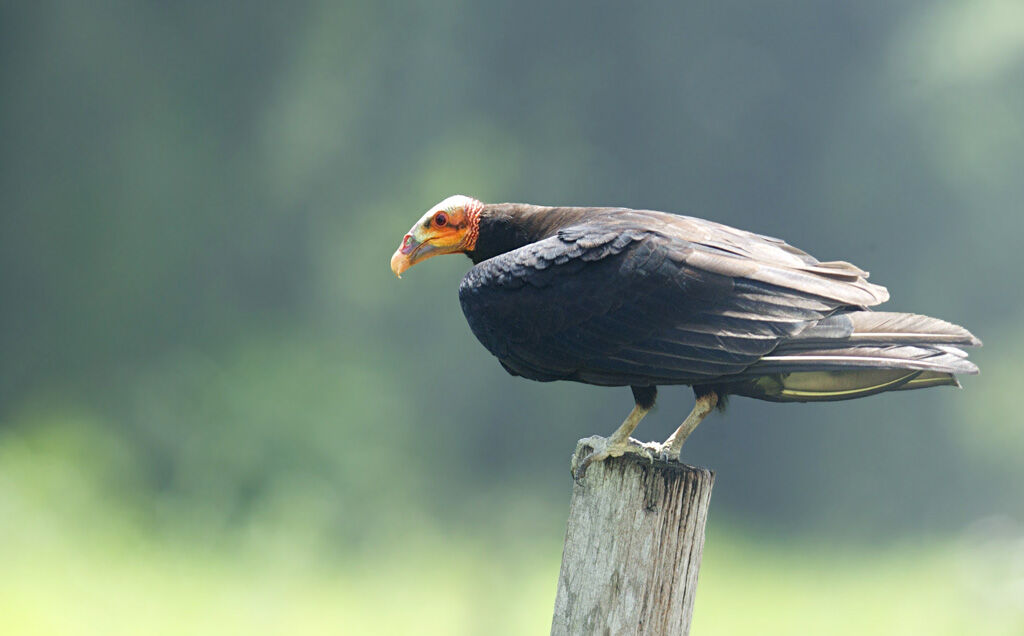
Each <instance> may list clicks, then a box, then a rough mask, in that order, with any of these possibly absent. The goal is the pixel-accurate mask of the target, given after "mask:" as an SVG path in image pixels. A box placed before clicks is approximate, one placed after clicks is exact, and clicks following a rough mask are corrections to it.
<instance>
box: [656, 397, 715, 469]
mask: <svg viewBox="0 0 1024 636" xmlns="http://www.w3.org/2000/svg"><path fill="white" fill-rule="evenodd" d="M716 404H718V394H717V393H715V392H714V391H712V392H710V393H705V394H704V395H699V396H697V401H696V402H695V403H694V405H693V410H692V411H690V414H689V415H688V416H686V419H685V420H683V423H682V424H680V425H679V428H677V429H676V432H675V433H672V435H670V436H669V438H668V439H667V440H665V443H664V444H662V445H661V452H662V455H663V456H665V457H666V458H667V459H669V460H671V461H679V452H680V451H682V450H683V442H685V441H686V438H687V437H689V436H690V433H692V432H693V429H695V428H697V425H698V424H700V423H701V420H703V419H704V418H705V417H707V416H708V413H710V412H711V411H712V410H713V409H714V408H715V405H716Z"/></svg>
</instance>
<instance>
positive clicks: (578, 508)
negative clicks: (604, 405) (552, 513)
mask: <svg viewBox="0 0 1024 636" xmlns="http://www.w3.org/2000/svg"><path fill="white" fill-rule="evenodd" d="M590 450H591V448H590V447H589V446H587V445H586V440H580V444H579V445H578V446H577V447H576V458H577V459H581V458H582V457H584V456H585V455H586V454H587V453H589V452H590ZM713 483H714V473H712V472H711V471H710V470H707V469H705V468H694V467H692V466H686V465H684V464H679V463H676V462H672V463H669V462H664V461H658V460H655V461H654V462H653V463H652V462H649V461H647V460H646V459H643V458H641V457H637V456H636V455H625V456H623V457H616V458H609V459H606V460H605V461H603V462H598V463H596V464H593V465H591V466H590V467H589V469H588V471H587V473H586V477H584V478H583V479H582V480H581V482H579V483H576V484H575V485H574V486H573V491H572V503H571V504H570V506H569V521H568V525H567V527H566V530H565V547H564V548H563V550H562V569H561V571H560V572H559V574H558V594H557V596H556V598H555V613H554V618H553V619H552V621H551V633H552V634H553V635H558V636H561V635H563V634H566V635H571V636H577V635H580V634H611V635H613V636H617V635H618V634H687V633H688V632H689V631H690V618H691V616H692V615H693V599H694V594H695V592H696V590H697V573H698V571H699V570H700V559H701V555H702V553H703V550H704V524H705V522H706V521H707V516H708V506H709V504H710V502H711V486H712V484H713Z"/></svg>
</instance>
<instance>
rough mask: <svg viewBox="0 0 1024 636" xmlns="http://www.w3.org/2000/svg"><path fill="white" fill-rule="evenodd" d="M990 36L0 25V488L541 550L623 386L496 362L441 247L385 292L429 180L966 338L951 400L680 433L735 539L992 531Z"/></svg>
mask: <svg viewBox="0 0 1024 636" xmlns="http://www.w3.org/2000/svg"><path fill="white" fill-rule="evenodd" d="M1021 24H1022V20H1021V15H1020V8H1019V6H1018V4H1017V3H1014V2H1012V1H1009V0H1006V1H998V0H974V1H972V2H966V3H959V4H957V5H955V6H952V5H950V6H945V5H936V4H932V3H924V2H911V3H901V4H898V5H897V4H835V3H819V4H807V3H797V2H789V3H784V4H783V5H781V6H777V5H773V6H768V5H765V6H763V7H755V6H749V5H748V4H747V3H738V2H724V3H713V4H706V5H687V4H678V5H666V6H663V7H658V8H653V7H630V6H627V5H601V6H590V5H588V6H587V8H586V10H581V8H580V7H573V6H571V5H565V4H557V3H556V4H554V5H552V4H550V3H542V2H539V1H534V0H529V1H526V2H516V3H501V2H496V3H466V2H458V1H454V0H453V1H450V2H446V3H442V4H441V5H438V4H437V3H429V4H424V3H391V2H382V3H369V2H353V3H331V2H314V1H304V2H297V3H289V4H288V5H282V4H279V3H271V2H257V3H249V4H247V5H245V6H244V7H240V6H236V5H232V4H219V3H214V4H210V3H201V2H182V3H175V4H173V5H167V4H166V3H157V2H118V1H114V0H107V1H103V2H96V3H91V4H90V5H89V6H88V7H85V6H84V5H77V4H74V3H68V2H60V1H54V2H40V3H21V4H16V5H5V6H4V7H3V8H2V9H0V136H2V138H3V139H4V143H3V144H2V145H0V299H2V303H3V305H2V311H0V350H2V351H3V355H2V356H0V443H2V444H30V445H32V444H36V443H39V444H42V445H41V446H38V447H33V448H36V450H33V451H32V455H31V457H33V458H35V459H33V460H32V461H26V460H24V456H18V457H22V459H17V458H16V457H15V458H14V459H12V457H14V456H12V455H10V453H0V468H3V469H4V470H6V471H8V474H15V473H16V474H19V475H21V476H20V477H18V479H19V480H21V479H24V480H26V481H29V482H32V483H39V484H41V486H40V487H41V488H43V487H45V483H46V479H48V478H47V477H46V476H45V475H46V472H45V471H46V470H48V468H47V467H50V468H53V469H54V470H59V471H65V470H73V471H75V472H76V474H77V473H78V472H80V473H81V474H82V475H83V476H87V479H88V480H92V479H96V480H100V481H99V482H98V483H99V485H98V486H97V487H96V492H97V493H102V495H97V496H102V497H107V498H109V499H110V500H111V502H112V503H111V502H108V503H109V504H110V505H116V506H124V507H126V508H127V509H131V510H135V511H136V513H135V514H139V515H140V516H141V517H142V518H144V519H149V522H148V523H151V524H152V525H154V526H156V527H160V526H163V525H166V524H174V523H178V524H181V525H183V526H189V525H190V524H192V523H195V524H198V525H203V524H207V525H212V526H213V527H219V526H221V525H223V526H225V527H238V526H242V525H244V524H246V523H255V524H257V525H258V523H260V520H265V519H272V520H275V521H274V523H278V522H280V523H285V524H287V523H289V519H301V520H302V521H303V522H302V523H299V524H297V525H298V526H302V527H303V532H308V533H309V534H310V536H315V537H318V538H317V539H316V540H317V541H319V540H323V541H326V542H327V543H331V542H332V541H333V540H336V539H337V537H339V536H340V537H343V538H344V539H345V541H344V542H342V543H345V542H359V541H363V540H366V539H367V537H370V536H374V535H376V534H377V533H379V532H393V531H395V530H394V528H395V527H396V525H398V526H401V525H402V523H403V521H402V520H403V519H405V520H421V521H423V522H424V523H427V520H432V522H436V523H439V524H441V526H442V527H449V526H460V525H464V524H470V526H469V527H473V526H472V524H487V523H491V524H493V525H494V526H495V527H497V528H499V530H497V531H499V532H508V533H513V534H514V533H517V532H523V533H530V532H536V533H543V534H551V533H552V532H553V533H555V534H558V533H559V532H560V529H559V528H560V524H561V521H560V519H561V516H562V506H563V505H564V503H565V498H566V496H567V492H568V485H567V479H568V478H567V457H568V454H569V452H570V451H571V449H572V447H573V442H574V440H575V439H576V438H578V437H581V436H584V435H588V434H592V433H607V432H610V431H611V430H612V429H613V428H614V426H615V425H616V424H617V423H618V421H619V419H620V418H621V417H622V416H623V415H625V413H626V412H627V411H628V408H629V406H630V403H629V398H628V395H629V394H628V391H627V390H625V389H612V390H608V389H597V388H593V387H584V386H575V385H557V384H556V385H540V384H534V383H528V382H524V381H522V380H515V379H512V378H509V377H508V376H507V375H506V374H505V373H504V372H503V371H502V370H501V369H500V367H498V365H497V364H496V363H495V362H494V361H493V360H492V359H491V358H490V356H489V355H488V354H487V353H486V352H485V351H484V350H483V349H482V348H481V347H479V346H478V344H477V343H476V342H475V341H474V339H473V338H472V335H471V334H470V332H469V329H468V327H467V325H466V324H465V322H464V319H463V317H462V315H461V311H460V309H459V307H458V302H457V297H456V289H457V285H458V280H459V278H460V276H461V275H462V273H463V272H464V271H465V269H466V268H467V266H468V261H466V260H465V259H461V258H447V259H436V260H432V261H430V262H429V263H428V264H426V265H424V266H422V268H416V269H415V270H413V271H411V272H409V273H408V274H407V275H406V276H405V278H404V279H403V280H402V281H396V280H395V279H394V278H393V276H392V275H391V273H390V271H389V270H388V268H387V264H386V263H387V259H388V257H389V256H390V254H391V252H392V251H393V249H394V248H395V246H396V245H397V243H398V241H399V239H400V238H401V236H402V234H403V233H404V232H405V231H406V230H407V229H408V227H409V225H410V224H411V223H412V222H413V221H414V220H415V219H416V218H417V217H418V216H419V214H421V213H422V211H423V210H425V209H426V207H427V206H428V205H430V204H432V203H434V202H435V201H437V200H440V199H441V198H443V197H445V196H447V195H449V194H453V193H457V192H459V193H464V194H470V195H474V196H478V197H480V198H482V199H484V200H491V201H495V200H520V201H529V202H537V203H559V204H609V205H619V204H622V205H631V206H636V207H652V208H659V209H665V210H672V211H679V212H686V213H691V214H696V215H700V216H705V217H709V218H714V219H717V220H720V221H723V222H727V223H731V224H735V225H739V226H741V227H744V228H748V229H751V230H755V231H761V232H764V233H768V234H773V235H778V236H782V237H784V238H786V239H787V240H789V241H790V242H792V243H794V244H796V245H798V246H801V247H804V248H806V249H808V250H809V251H811V252H812V253H814V254H815V255H817V256H819V257H822V258H826V259H835V258H838V259H848V260H851V261H853V262H855V263H857V264H859V265H861V266H864V267H867V268H870V269H871V270H872V271H873V274H874V280H877V281H878V282H881V283H883V284H886V285H888V286H889V288H890V290H891V291H892V294H893V298H894V300H893V301H892V303H891V305H890V306H891V307H892V308H894V309H899V310H909V311H918V312H921V313H930V314H934V315H937V316H940V317H942V318H946V319H949V320H952V321H954V322H959V323H962V324H965V325H967V326H969V327H970V328H972V329H973V330H974V331H975V332H976V333H977V334H978V335H979V336H980V337H982V338H983V339H986V340H987V343H988V347H987V348H986V349H983V350H981V351H979V352H978V353H977V354H976V355H975V357H976V359H977V361H978V363H979V364H980V366H981V367H982V369H983V375H982V376H981V377H980V378H978V379H974V378H968V379H966V380H965V384H966V386H967V389H966V391H964V392H963V393H955V392H952V391H946V392H942V391H929V392H922V393H915V394H907V395H896V396H882V397H879V398H874V399H871V400H865V401H861V402H857V403H848V404H843V405H825V406H807V407H780V406H773V405H769V404H762V403H752V402H749V401H744V400H736V401H735V403H734V405H733V406H732V409H731V412H730V413H729V414H728V416H727V417H724V418H723V417H718V416H716V417H714V418H712V419H711V420H710V421H709V422H708V423H707V424H706V425H705V426H703V427H701V431H700V432H699V433H698V434H697V435H696V436H695V437H694V438H693V439H692V440H691V442H689V444H688V450H687V457H688V459H689V460H690V461H692V462H696V463H701V464H707V465H711V466H713V467H715V468H716V469H717V470H718V474H719V481H718V486H717V490H716V509H717V510H719V511H720V512H721V514H723V515H726V516H727V517H729V518H730V519H732V520H733V521H734V522H735V523H736V524H738V525H748V526H749V527H752V528H753V527H765V526H771V525H776V524H778V525H782V526H785V527H793V526H796V527H799V528H801V529H803V530H805V531H808V532H810V531H814V530H816V529H822V528H826V529H828V531H829V532H832V533H836V534H849V535H851V536H864V535H868V534H876V533H890V532H892V531H893V530H896V529H900V528H902V529H908V530H912V531H921V530H924V529H928V530H936V529H957V528H961V527H963V526H964V525H965V524H966V523H968V522H969V521H970V520H972V519H974V518H976V517H978V516H982V515H986V514H989V513H992V512H1009V513H1012V514H1024V508H1022V507H1021V506H1022V503H1021V500H1020V497H1019V493H1018V489H1017V487H1016V484H1017V483H1019V480H1020V479H1021V478H1024V469H1022V468H1021V465H1020V462H1018V461H1015V460H1014V458H1015V457H1017V456H1019V454H1020V453H1021V452H1024V437H1022V436H1021V435H1020V431H1021V427H1020V422H1021V418H1020V416H1019V415H1018V414H1017V413H1016V412H1015V410H1014V406H1015V402H1014V399H1013V396H1014V392H1015V390H1016V389H1015V387H1016V386H1017V383H1016V382H1015V380H1016V379H1019V376H1020V374H1019V373H1016V372H1015V371H1014V369H1015V360H1017V359H1018V357H1017V356H1018V354H1019V353H1022V352H1021V348H1020V347H1016V346H1015V345H1014V346H1011V345H1008V344H1007V343H1016V342H1019V341H1020V337H1021V334H1022V333H1024V332H1022V327H1021V325H1022V324H1024V322H1022V320H1024V296H1022V294H1021V293H1020V282H1019V276H1018V275H1017V273H1016V272H1017V271H1018V270H1019V268H1020V266H1021V262H1022V256H1021V254H1022V252H1021V249H1020V246H1019V245H1018V244H1019V242H1020V237H1021V236H1022V230H1024V215H1022V213H1021V209H1020V206H1021V202H1022V201H1024V180H1022V179H1021V178H1020V175H1021V174H1024V159H1022V149H1024V125H1022V119H1021V117H1020V115H1019V114H1020V113H1021V112H1024V82H1022V81H1021V77H1022V73H1024V31H1022V30H1021V28H1020V25H1021ZM689 400H690V397H689V394H688V391H686V390H683V389H670V390H666V391H664V392H663V397H662V403H661V406H660V408H659V411H658V412H657V413H656V414H655V415H654V416H652V418H650V420H651V421H650V422H645V424H644V426H643V427H642V428H641V429H640V430H639V431H638V433H639V434H640V435H641V436H643V437H647V438H652V439H653V438H656V437H663V436H664V435H667V434H668V432H669V431H670V430H671V429H672V427H673V426H674V425H675V424H676V423H677V421H678V420H679V419H680V418H681V417H682V416H683V414H684V413H685V412H686V410H688V408H689ZM37 435H38V437H36V436H37ZM21 436H27V437H21ZM12 440H14V441H12ZM17 440H22V441H17ZM24 440H37V441H29V442H25V441H24ZM51 444H52V445H55V446H50V445H51ZM60 449H64V450H68V449H73V452H71V451H69V452H68V453H65V454H61V453H63V451H61V452H57V451H58V450H60ZM51 452H53V453H56V454H53V455H52V457H55V458H60V459H54V460H53V461H47V460H46V458H47V457H51ZM993 456H996V457H1000V458H1002V459H1001V460H1000V461H997V462H992V461H990V458H991V457H993ZM37 460H38V462H39V463H38V464H37ZM10 462H14V463H10ZM54 462H57V463H58V464H59V465H55V464H54ZM60 462H70V463H69V464H67V465H65V464H62V463H60ZM18 471H23V472H21V473H19V472H18ZM517 502H518V503H517ZM3 504H4V502H3V500H2V497H0V505H3ZM524 509H529V510H544V511H545V512H540V513H537V512H535V513H532V516H531V514H527V515H517V514H516V511H521V510H524ZM509 510H511V511H512V512H509ZM484 519H487V521H486V522H485V521H484ZM268 523H269V522H268ZM412 527H415V526H406V527H405V530H406V531H408V532H414V531H415V530H412V529H410V528H412ZM481 527H483V526H481Z"/></svg>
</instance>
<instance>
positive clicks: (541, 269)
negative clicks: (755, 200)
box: [391, 195, 981, 479]
mask: <svg viewBox="0 0 1024 636" xmlns="http://www.w3.org/2000/svg"><path fill="white" fill-rule="evenodd" d="M460 253H461V254H465V255H466V256H468V257H469V258H470V260H471V261H472V263H473V265H472V267H471V268H470V269H469V271H468V272H467V273H466V275H465V277H464V278H463V279H462V282H461V284H460V285H459V301H460V303H461V306H462V311H463V313H464V315H465V317H466V320H467V322H468V323H469V327H470V329H471V330H472V332H473V334H474V335H475V336H476V338H477V339H478V340H479V341H480V343H481V344H482V345H483V346H484V347H485V348H486V349H487V350H488V351H489V352H490V353H491V354H492V355H494V356H495V357H496V358H497V359H498V361H499V362H500V364H501V366H502V367H504V369H505V370H506V371H508V372H509V373H510V374H512V375H514V376H521V377H523V378H527V379H530V380H536V381H539V382H552V381H559V380H565V381H573V382H581V383H586V384H591V385H598V386H609V387H612V386H623V387H624V386H628V387H630V388H631V390H632V393H633V401H634V406H633V409H632V411H631V412H630V413H629V415H628V416H627V417H626V419H625V420H624V421H623V422H622V424H621V425H620V426H619V427H618V428H617V429H616V430H615V431H614V432H613V433H612V434H611V435H610V436H609V437H607V438H604V437H598V436H594V437H591V438H589V439H588V440H581V443H583V442H587V445H588V446H589V448H590V449H592V450H591V451H590V452H589V454H586V455H585V456H584V457H582V459H579V460H577V459H576V458H575V456H574V462H573V465H572V467H571V469H572V473H573V475H574V477H576V478H577V479H582V477H583V475H584V474H585V472H586V470H587V467H588V466H590V465H592V464H593V463H594V462H599V461H603V460H605V459H607V458H608V457H619V456H622V455H624V454H627V453H631V454H637V455H642V456H644V457H647V458H648V459H650V460H652V461H653V458H654V455H655V454H657V456H658V457H659V458H660V459H662V460H665V461H678V460H679V456H680V453H681V450H682V447H683V443H684V442H685V441H686V439H687V438H688V437H689V435H690V434H691V433H692V432H693V430H694V429H695V428H696V427H697V425H698V424H699V423H700V422H701V420H703V419H704V418H705V417H706V416H707V415H708V414H709V413H710V412H711V411H713V410H714V409H715V408H716V407H718V408H723V407H724V406H725V403H726V401H727V398H729V397H730V396H744V397H750V398H756V399H759V400H766V401H772V402H822V401H836V400H849V399H854V398H861V397H866V396H870V395H875V394H878V393H884V392H887V391H905V390H911V389H923V388H928V387H934V386H955V387H959V386H960V383H959V381H958V380H957V375H959V374H968V375H969V374H976V373H978V367H977V366H976V365H975V364H974V363H972V362H971V361H969V360H968V359H967V353H966V352H965V351H964V349H963V348H964V347H977V346H981V341H980V340H979V339H978V338H976V337H975V336H974V335H972V334H971V333H970V332H969V331H968V330H967V329H965V328H963V327H960V326H958V325H955V324H952V323H949V322H946V321H944V320H939V319H937V318H931V317H929V316H924V315H919V314H912V313H899V312H889V311H876V310H873V309H871V308H872V307H874V306H875V305H879V304H881V303H883V302H885V301H887V300H888V299H889V292H888V291H887V290H886V288H885V287H883V286H881V285H877V284H874V283H871V282H868V272H866V271H864V270H862V269H860V268H858V267H856V266H854V265H852V264H850V263H848V262H845V261H824V262H823V261H819V260H817V259H816V258H814V257H813V256H811V255H810V254H808V253H806V252H804V251H802V250H800V249H797V248H795V247H793V246H791V245H789V244H787V243H786V242H785V241H782V240H780V239H777V238H772V237H769V236H764V235H761V234H756V233H753V232H748V231H744V230H740V229H736V228H733V227H730V226H728V225H724V224H721V223H717V222H714V221H708V220H704V219H700V218H696V217H690V216H683V215H678V214H671V213H666V212H659V211H655V210H634V209H629V208H618V207H557V206H538V205H528V204H522V203H496V204H485V203H482V202H481V201H479V200H478V199H475V198H472V197H469V196H465V195H455V196H451V197H448V198H446V199H444V200H443V201H441V202H440V203H438V204H437V205H435V206H432V207H431V208H429V209H428V210H427V212H426V213H425V214H423V215H422V216H421V218H420V219H419V220H418V221H417V222H416V223H415V224H414V225H413V226H412V228H411V229H410V230H409V231H408V232H407V233H406V234H405V236H404V237H403V238H402V241H401V244H400V245H399V247H398V249H397V250H396V251H395V253H394V255H393V256H392V257H391V270H392V271H393V272H394V274H395V275H397V276H398V277H399V278H401V276H402V274H403V273H405V272H406V271H407V270H408V269H409V268H410V267H412V266H413V265H415V264H417V263H419V262H421V261H424V260H426V259H429V258H432V257H434V256H437V255H441V254H460ZM670 385H686V386H690V387H692V389H693V392H694V397H695V402H694V407H693V409H692V411H691V412H690V414H689V415H688V416H687V417H686V418H685V419H684V420H683V423H682V424H680V426H679V427H678V428H677V429H676V431H675V432H674V433H673V434H672V435H671V436H670V437H669V438H668V439H667V440H665V442H664V443H662V444H657V443H655V444H653V445H651V444H644V443H641V442H638V441H636V440H634V439H632V438H631V437H630V436H631V435H632V433H633V431H634V430H635V429H636V427H637V425H638V424H639V423H640V421H641V420H642V419H643V417H644V416H645V415H646V414H647V413H648V412H649V411H650V410H651V409H652V408H653V407H654V403H655V400H656V398H657V393H658V387H659V386H670Z"/></svg>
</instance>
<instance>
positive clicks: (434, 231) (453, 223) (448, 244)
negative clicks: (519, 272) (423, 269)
mask: <svg viewBox="0 0 1024 636" xmlns="http://www.w3.org/2000/svg"><path fill="white" fill-rule="evenodd" d="M482 207H483V204H482V203H480V202H479V201H477V200H476V199H474V198H472V197H467V196H463V195H461V194H457V195H455V196H451V197H448V198H447V199H445V200H444V201H441V202H440V203H438V204H437V205H435V206H433V207H432V208H430V210H428V211H427V213H426V214H424V215H423V216H422V217H420V220H419V221H416V225H413V226H412V229H410V230H409V232H408V233H407V234H406V235H405V237H404V238H403V239H402V244H401V245H399V246H398V249H397V250H396V251H395V254H394V256H392V257H391V271H393V272H394V273H395V276H398V277H399V278H401V277H402V272H404V271H405V270H407V269H409V268H410V267H412V266H413V265H415V264H416V263H419V262H420V261H424V260H426V259H428V258H430V257H431V256H437V255H438V254H454V253H457V252H468V251H470V250H472V249H473V247H474V246H475V245H476V237H477V233H478V231H479V228H480V225H479V223H480V209H481V208H482Z"/></svg>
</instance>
